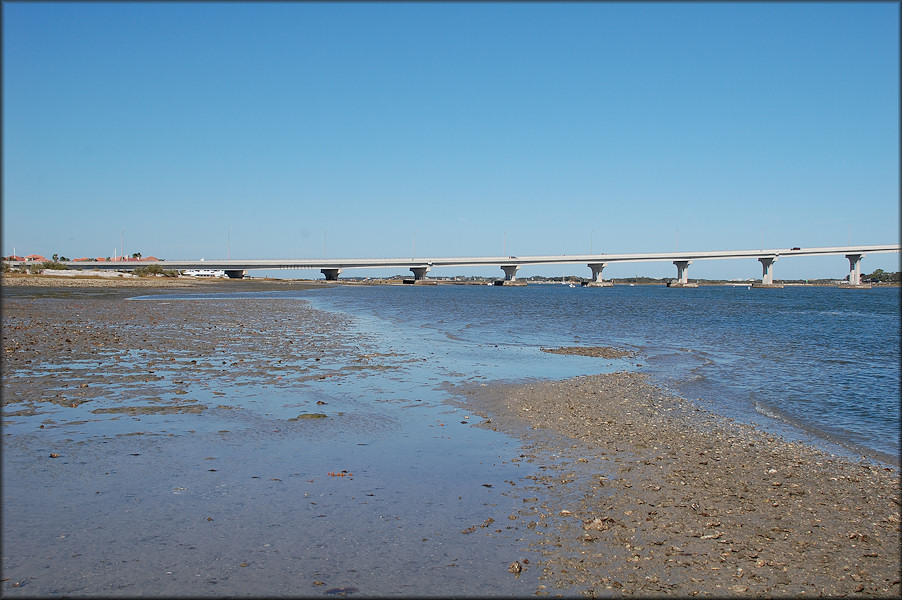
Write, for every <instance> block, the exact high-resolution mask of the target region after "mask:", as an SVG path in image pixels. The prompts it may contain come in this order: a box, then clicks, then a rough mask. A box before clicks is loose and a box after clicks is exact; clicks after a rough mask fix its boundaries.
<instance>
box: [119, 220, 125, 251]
mask: <svg viewBox="0 0 902 600" xmlns="http://www.w3.org/2000/svg"><path fill="white" fill-rule="evenodd" d="M119 254H121V255H122V258H125V227H123V228H122V231H121V232H120V233H119Z"/></svg>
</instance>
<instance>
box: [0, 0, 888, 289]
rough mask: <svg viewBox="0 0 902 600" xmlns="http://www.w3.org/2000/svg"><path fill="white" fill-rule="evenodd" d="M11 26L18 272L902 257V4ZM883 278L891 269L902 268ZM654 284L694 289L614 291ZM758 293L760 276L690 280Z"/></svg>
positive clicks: (174, 11) (178, 6)
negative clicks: (705, 255)
mask: <svg viewBox="0 0 902 600" xmlns="http://www.w3.org/2000/svg"><path fill="white" fill-rule="evenodd" d="M2 9H3V240H2V252H3V254H11V253H12V252H13V249H14V248H15V251H16V252H17V253H18V254H28V253H32V252H34V253H40V254H44V255H47V256H49V255H51V254H53V253H55V252H57V253H60V254H63V255H66V256H68V257H70V258H74V257H81V256H112V255H113V254H114V253H118V252H120V251H121V249H122V247H124V250H125V253H126V254H131V253H133V252H141V253H142V254H144V255H151V254H152V255H154V256H157V257H162V258H168V259H197V258H201V257H207V258H224V257H226V255H227V254H230V255H231V257H232V258H286V257H322V256H323V253H324V245H325V253H326V255H327V256H328V257H330V258H340V257H405V256H410V255H412V254H413V253H414V244H415V252H416V256H419V257H423V256H478V255H501V254H502V253H504V254H508V255H521V256H522V255H532V254H581V253H587V252H589V251H590V249H591V250H592V251H594V252H607V253H620V252H666V251H671V250H675V249H677V248H678V249H680V250H716V249H724V248H730V249H755V248H759V247H761V244H762V240H763V244H764V246H765V247H768V248H780V247H786V248H788V247H792V246H801V247H812V246H834V245H845V244H847V243H848V242H849V239H850V237H851V242H852V243H854V244H885V243H899V237H900V235H899V202H900V199H899V181H900V177H899V139H900V132H899V5H898V3H895V2H879V3H877V2H875V3H866V2H865V3H812V2H805V3H797V4H796V3H770V2H765V3H698V4H694V3H686V4H683V3H642V2H638V3H635V2H631V3H567V4H558V3H554V4H551V3H548V4H545V3H495V2H490V3H448V4H440V3H406V2H405V3H387V4H377V3H348V4H340V3H306V2H302V3H291V2H279V3H238V2H228V3H216V2H202V3H179V2H164V3H151V2H138V3H128V2H126V3H106V2H102V3H40V2H37V3H30V2H22V3H19V2H5V3H4V4H3V6H2ZM123 228H124V231H123ZM414 240H415V241H414ZM324 241H325V244H324ZM862 266H863V269H864V271H865V272H870V271H871V270H873V269H874V268H883V269H884V270H892V271H896V270H899V255H898V254H885V255H872V256H868V257H866V258H865V260H864V263H863V265H862ZM566 270H567V272H568V273H569V272H572V273H574V274H581V275H584V276H588V274H589V270H588V268H585V267H582V268H581V267H579V266H572V267H567V268H566ZM457 271H466V272H467V273H475V274H482V273H485V274H491V275H499V276H500V275H501V270H500V269H476V268H474V269H458V270H457ZM583 271H585V273H584V272H583ZM774 272H775V276H776V277H777V278H778V279H779V278H783V277H786V278H791V277H821V276H825V277H833V276H836V277H842V276H843V275H845V274H847V273H848V262H847V261H846V260H845V259H844V258H843V257H834V258H809V259H791V260H789V259H788V260H784V261H780V262H778V263H777V265H775V267H774ZM290 273H291V272H283V275H285V276H289V275H290ZM374 273H376V272H374ZM636 273H639V274H648V275H652V276H674V275H675V268H674V267H673V265H671V264H669V263H660V264H659V263H641V264H629V265H614V266H611V267H609V268H608V269H606V271H605V276H606V277H608V276H612V277H617V276H629V275H634V274H636ZM348 274H364V272H363V271H359V272H358V271H354V272H348ZM405 274H406V273H405ZM436 274H439V275H441V274H457V273H443V272H436ZM530 274H548V275H560V274H561V267H530V268H524V270H523V271H522V272H521V275H525V276H528V275H530ZM317 275H318V274H317ZM760 275H761V267H760V265H759V264H758V262H757V261H754V260H748V261H704V262H697V263H694V264H693V265H692V267H690V277H760ZM310 276H312V275H310Z"/></svg>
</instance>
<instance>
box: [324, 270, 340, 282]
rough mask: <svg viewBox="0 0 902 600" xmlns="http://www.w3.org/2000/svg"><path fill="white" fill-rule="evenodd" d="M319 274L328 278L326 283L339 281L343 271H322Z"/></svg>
mask: <svg viewBox="0 0 902 600" xmlns="http://www.w3.org/2000/svg"><path fill="white" fill-rule="evenodd" d="M319 272H320V273H322V274H323V275H325V276H326V281H338V276H339V275H340V274H341V269H320V270H319Z"/></svg>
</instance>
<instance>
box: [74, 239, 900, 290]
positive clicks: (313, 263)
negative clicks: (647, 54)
mask: <svg viewBox="0 0 902 600" xmlns="http://www.w3.org/2000/svg"><path fill="white" fill-rule="evenodd" d="M900 250H902V247H900V245H899V244H883V245H871V246H833V247H826V248H791V249H787V248H772V249H762V250H713V251H701V252H656V253H632V254H629V253H625V254H604V253H602V254H561V255H549V256H471V257H433V258H341V259H325V258H324V259H258V260H244V259H226V260H165V261H164V260H160V261H139V262H130V261H129V262H126V261H78V262H74V261H70V262H65V263H63V264H65V265H67V266H69V267H70V268H77V269H116V270H133V269H135V268H136V267H139V266H149V265H159V266H160V267H162V268H164V269H175V270H179V271H181V270H187V269H214V270H223V271H225V272H226V274H227V275H228V276H229V277H234V278H240V277H244V275H245V274H246V273H247V271H249V270H253V269H267V270H269V269H314V270H319V271H320V272H321V273H322V274H323V275H324V276H325V278H326V280H328V281H335V280H337V279H338V277H339V275H340V274H341V272H342V271H343V270H344V269H362V268H400V269H409V270H410V271H411V272H412V273H413V276H414V280H423V279H425V277H426V274H427V273H428V272H429V271H430V270H432V269H433V268H436V267H466V266H485V265H497V266H499V267H500V268H501V270H502V271H503V272H504V280H503V281H504V282H508V283H512V282H515V281H516V279H517V278H516V275H517V271H518V270H519V269H520V267H522V266H525V265H566V264H585V265H586V266H588V267H589V269H590V270H591V272H592V277H591V281H590V284H589V285H598V286H604V285H611V282H610V281H608V282H606V281H604V280H603V279H602V271H603V270H604V268H605V267H606V266H608V265H609V264H612V263H618V262H654V261H658V262H660V261H670V262H673V264H674V266H676V268H677V277H676V279H675V280H673V282H671V285H673V286H674V287H680V286H684V287H685V286H692V285H694V284H692V283H689V265H690V264H691V263H692V262H693V261H698V260H715V259H737V258H753V259H756V260H758V261H759V262H760V263H761V266H762V276H761V282H760V283H759V284H756V285H758V286H760V287H777V286H779V285H780V284H775V283H774V273H773V265H774V263H775V262H776V261H777V259H779V258H789V257H796V256H825V255H840V256H842V255H844V256H845V257H846V258H847V259H848V260H849V284H850V285H853V286H857V285H860V284H861V259H862V258H864V256H866V255H867V254H876V253H883V252H899V251H900Z"/></svg>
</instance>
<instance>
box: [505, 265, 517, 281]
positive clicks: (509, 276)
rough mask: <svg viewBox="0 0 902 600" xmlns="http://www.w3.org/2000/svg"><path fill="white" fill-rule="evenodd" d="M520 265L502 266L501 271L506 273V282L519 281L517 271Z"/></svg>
mask: <svg viewBox="0 0 902 600" xmlns="http://www.w3.org/2000/svg"><path fill="white" fill-rule="evenodd" d="M519 269H520V265H502V266H501V270H502V271H504V281H517V271H518V270H519Z"/></svg>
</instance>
